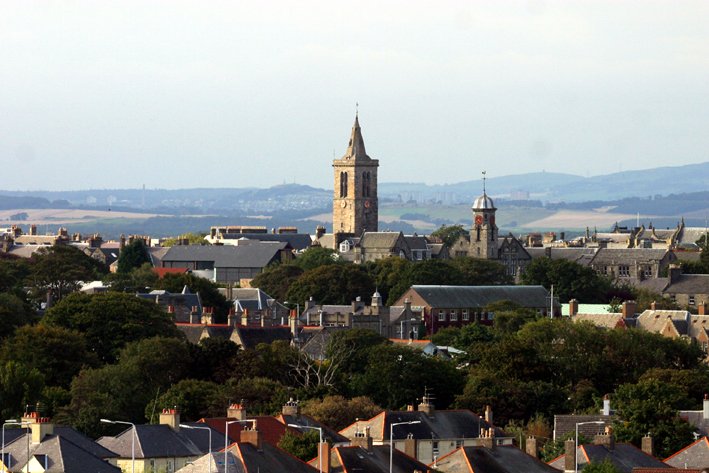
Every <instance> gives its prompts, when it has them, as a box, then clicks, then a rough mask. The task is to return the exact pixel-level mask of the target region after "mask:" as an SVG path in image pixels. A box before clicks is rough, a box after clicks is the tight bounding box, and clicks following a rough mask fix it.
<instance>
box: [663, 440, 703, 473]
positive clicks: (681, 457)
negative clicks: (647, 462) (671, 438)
mask: <svg viewBox="0 0 709 473" xmlns="http://www.w3.org/2000/svg"><path fill="white" fill-rule="evenodd" d="M665 463H667V464H668V465H670V466H672V467H675V468H687V467H689V468H706V467H707V465H709V439H707V438H706V437H702V438H700V439H699V440H696V441H695V442H693V443H691V444H689V445H688V446H686V447H684V448H683V449H681V450H680V451H678V452H676V453H674V454H672V455H670V456H669V457H667V458H665Z"/></svg>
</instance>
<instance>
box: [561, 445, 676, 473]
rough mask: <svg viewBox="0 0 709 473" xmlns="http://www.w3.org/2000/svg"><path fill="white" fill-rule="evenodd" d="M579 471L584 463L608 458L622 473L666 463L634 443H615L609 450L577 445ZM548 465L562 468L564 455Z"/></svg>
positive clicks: (664, 466)
mask: <svg viewBox="0 0 709 473" xmlns="http://www.w3.org/2000/svg"><path fill="white" fill-rule="evenodd" d="M578 459H579V471H581V468H582V466H583V465H584V464H586V463H589V462H590V463H602V462H603V461H604V460H606V459H608V460H609V461H610V462H611V463H612V464H613V465H614V466H615V467H616V468H617V469H618V470H619V471H621V472H622V473H631V472H632V471H633V468H636V467H643V468H666V467H667V464H666V463H663V462H661V461H660V460H658V459H657V458H655V457H652V456H650V455H648V454H646V453H645V452H643V451H642V450H640V449H639V448H637V447H635V446H634V445H631V444H627V443H617V444H615V447H614V448H613V449H612V450H611V449H609V448H608V447H607V446H605V445H591V444H586V445H579V446H578ZM549 465H551V466H553V467H554V468H557V469H559V470H563V469H564V455H561V456H560V457H558V458H556V459H555V460H553V461H551V462H549Z"/></svg>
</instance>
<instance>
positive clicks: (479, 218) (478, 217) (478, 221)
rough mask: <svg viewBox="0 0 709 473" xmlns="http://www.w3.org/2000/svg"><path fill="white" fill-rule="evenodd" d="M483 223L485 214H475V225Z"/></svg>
mask: <svg viewBox="0 0 709 473" xmlns="http://www.w3.org/2000/svg"><path fill="white" fill-rule="evenodd" d="M482 224H483V216H482V215H476V216H475V225H482Z"/></svg>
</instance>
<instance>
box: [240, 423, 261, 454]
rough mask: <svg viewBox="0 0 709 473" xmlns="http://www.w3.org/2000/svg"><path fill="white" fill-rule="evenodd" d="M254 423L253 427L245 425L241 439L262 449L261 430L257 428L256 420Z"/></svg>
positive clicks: (242, 441)
mask: <svg viewBox="0 0 709 473" xmlns="http://www.w3.org/2000/svg"><path fill="white" fill-rule="evenodd" d="M253 424H254V426H253V428H248V427H245V428H243V429H242V430H241V433H240V437H239V439H240V440H241V443H250V444H251V445H253V446H254V447H256V450H259V451H261V450H262V448H261V432H259V431H258V429H257V425H256V421H254V422H253Z"/></svg>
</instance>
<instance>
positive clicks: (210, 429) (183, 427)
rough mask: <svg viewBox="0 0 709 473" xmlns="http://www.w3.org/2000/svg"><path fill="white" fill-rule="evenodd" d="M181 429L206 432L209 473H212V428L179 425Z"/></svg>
mask: <svg viewBox="0 0 709 473" xmlns="http://www.w3.org/2000/svg"><path fill="white" fill-rule="evenodd" d="M179 425H180V428H181V429H196V430H206V431H207V432H209V473H212V428H211V427H200V426H197V425H187V424H179Z"/></svg>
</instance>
